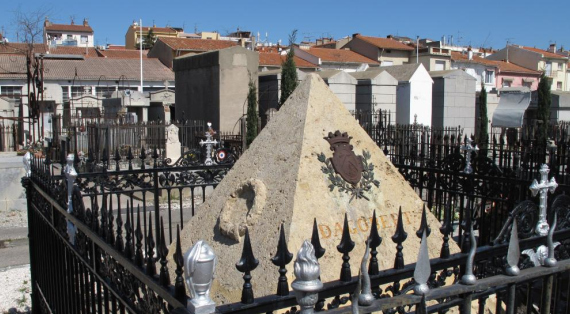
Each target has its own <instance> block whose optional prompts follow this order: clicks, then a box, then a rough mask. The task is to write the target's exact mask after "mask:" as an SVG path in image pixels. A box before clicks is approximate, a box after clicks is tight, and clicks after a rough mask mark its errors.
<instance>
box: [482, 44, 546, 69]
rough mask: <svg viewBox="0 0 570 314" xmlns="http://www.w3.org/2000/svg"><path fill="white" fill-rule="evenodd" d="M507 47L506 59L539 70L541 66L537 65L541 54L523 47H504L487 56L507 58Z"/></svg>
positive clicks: (492, 58) (489, 57) (500, 58)
mask: <svg viewBox="0 0 570 314" xmlns="http://www.w3.org/2000/svg"><path fill="white" fill-rule="evenodd" d="M507 49H508V61H509V62H512V63H514V64H517V65H520V66H522V67H525V68H527V69H531V70H535V71H540V70H542V69H541V68H539V67H538V63H539V62H540V60H541V59H542V57H541V55H540V54H538V53H536V52H533V51H528V50H525V49H521V48H518V47H516V46H509V47H505V48H503V49H501V50H499V51H497V52H495V53H494V54H492V55H490V56H488V57H487V59H490V60H498V61H501V60H507Z"/></svg>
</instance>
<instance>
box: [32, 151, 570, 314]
mask: <svg viewBox="0 0 570 314" xmlns="http://www.w3.org/2000/svg"><path fill="white" fill-rule="evenodd" d="M148 158H149V159H150V166H149V167H146V165H147V162H144V161H142V162H141V163H140V164H141V165H145V166H144V167H141V168H140V169H132V170H121V171H107V170H106V169H107V167H103V168H102V170H101V171H100V172H84V173H81V172H79V173H78V174H76V177H74V176H75V174H74V173H73V171H71V166H72V165H73V160H70V162H69V164H68V168H67V170H66V168H65V166H63V165H61V164H57V163H55V164H52V163H51V162H50V161H49V160H47V162H46V160H44V159H33V160H32V161H31V176H30V177H29V178H24V179H23V184H24V186H25V187H26V193H27V197H28V212H29V213H28V214H29V224H30V225H29V230H30V248H31V249H30V252H31V256H30V258H31V271H32V289H33V290H32V302H33V307H34V311H37V312H38V313H102V312H103V313H106V312H112V313H117V312H121V313H122V312H128V313H169V312H176V313H186V311H187V310H186V305H187V303H188V302H190V301H189V297H188V296H187V291H186V288H185V286H184V279H185V278H184V265H183V258H182V254H183V250H184V251H186V250H188V249H189V248H182V247H180V241H179V240H177V241H176V243H177V247H176V252H175V253H174V259H173V261H174V263H175V264H176V265H175V266H172V267H169V265H168V260H167V255H168V253H169V252H168V244H169V243H171V242H172V241H173V240H175V239H176V238H175V236H176V237H177V236H178V235H179V230H180V228H183V227H184V226H183V223H182V222H183V221H184V220H187V219H190V217H191V216H192V215H193V211H194V208H195V207H194V206H195V203H192V204H191V207H190V209H189V212H188V214H185V213H183V211H184V210H183V209H184V199H188V198H190V199H191V202H194V196H195V195H196V194H198V192H201V194H199V198H200V199H201V200H204V198H205V197H206V195H207V192H208V191H207V190H208V189H209V188H215V186H216V185H217V183H218V182H219V181H220V180H221V178H222V177H223V175H224V173H225V171H227V169H228V168H229V166H213V167H193V166H184V165H181V166H179V167H171V166H168V165H164V164H161V163H160V160H159V159H158V157H157V156H156V155H155V156H150V157H148ZM130 166H131V165H129V168H131V167H130ZM448 171H449V172H451V170H448ZM66 173H68V175H66ZM444 175H451V173H445V174H444ZM69 178H71V181H69V182H71V183H72V184H71V185H69V186H68V183H67V182H68V181H67V180H68V179H69ZM474 178H476V176H475V177H474ZM467 179H473V177H469V178H467ZM445 188H446V187H445V186H441V187H440V189H441V190H442V191H444V189H445ZM185 189H186V190H187V192H186V193H185V192H184V190H185ZM195 193H196V194H195ZM176 195H179V198H177V197H176ZM184 195H186V196H184ZM460 199H464V201H459V202H456V203H454V200H453V199H451V200H450V199H447V200H445V202H446V203H444V204H445V206H443V207H442V209H441V211H442V215H441V217H440V218H441V219H442V222H443V223H442V227H441V229H440V231H441V232H442V234H443V235H444V241H443V245H442V248H441V253H440V256H439V258H434V259H431V260H426V259H425V258H421V257H419V258H418V262H417V263H412V264H405V262H404V258H406V259H407V258H409V257H408V256H404V255H403V247H404V246H405V244H406V243H408V242H407V241H420V239H419V238H416V237H413V236H411V237H408V236H407V235H408V233H409V232H412V230H410V229H411V228H414V229H415V228H418V229H417V232H415V233H416V235H418V237H421V235H423V234H425V235H426V236H427V238H426V240H425V241H429V234H430V227H429V226H427V224H426V223H425V221H424V222H423V223H422V224H421V225H420V226H404V224H403V221H402V218H401V215H400V217H399V221H398V223H397V226H398V227H397V229H396V232H395V234H394V236H393V237H392V238H391V240H392V242H393V244H386V243H388V239H382V238H380V236H379V235H378V229H377V228H374V227H373V228H371V229H370V236H369V242H368V245H369V247H370V254H369V256H365V257H364V258H363V262H362V266H361V269H362V273H363V274H365V273H367V274H369V277H368V279H369V280H370V284H369V285H368V287H369V288H371V289H370V291H366V289H363V287H364V286H362V285H366V282H367V279H366V278H359V276H352V275H351V274H350V272H348V273H347V272H346V269H347V268H348V269H350V264H349V261H350V258H349V257H350V252H351V251H352V249H353V248H354V245H363V246H364V245H366V244H365V243H354V242H352V240H351V239H350V232H349V229H348V228H344V230H343V233H344V234H343V236H342V239H343V240H342V241H341V242H340V243H339V245H338V246H337V247H322V246H321V244H320V239H319V234H318V232H313V233H312V236H311V232H310V231H308V232H307V235H306V236H307V238H311V241H310V242H311V243H312V246H313V248H314V249H315V256H314V258H315V259H318V258H319V257H320V256H322V255H323V253H324V250H331V249H332V250H334V249H337V250H339V251H340V252H341V253H343V261H342V263H341V261H338V264H339V265H341V264H342V269H343V270H344V271H342V272H341V273H342V274H343V275H342V276H341V277H339V280H336V281H332V282H327V283H324V285H323V287H322V288H321V289H319V290H318V299H317V298H315V301H316V302H315V304H313V305H311V307H314V308H315V309H316V310H319V311H321V310H329V311H330V312H332V313H346V312H352V311H353V310H355V306H354V305H355V304H358V302H359V301H357V300H358V294H368V295H369V296H370V295H372V302H371V304H369V305H366V306H365V305H364V304H363V303H362V304H360V305H361V306H359V307H358V309H359V310H360V312H362V313H366V312H372V311H378V310H382V311H385V312H386V313H402V312H409V311H411V310H412V308H413V307H414V306H416V311H420V312H421V311H422V310H423V311H425V313H427V312H430V313H435V312H438V313H439V312H444V311H446V310H448V309H452V308H457V307H460V308H462V311H464V312H465V313H468V308H469V309H470V307H471V305H472V304H476V305H477V306H478V309H479V313H483V312H484V311H486V309H488V308H489V307H492V308H494V310H495V312H496V313H499V312H500V309H501V308H503V307H506V309H507V311H509V312H510V313H513V311H514V310H515V308H517V309H525V311H524V312H527V313H533V312H536V311H538V312H542V313H545V312H548V311H546V310H545V309H546V308H551V309H552V312H553V313H565V312H566V311H567V310H568V308H569V307H568V304H567V300H569V299H568V284H569V279H568V274H569V272H568V269H570V264H569V263H570V262H569V261H567V259H568V258H570V229H569V228H568V227H569V226H570V218H569V217H570V215H569V213H570V198H569V197H567V196H565V195H561V196H558V197H557V198H556V200H554V201H553V202H552V204H551V205H550V210H549V212H550V213H556V214H557V215H556V216H557V217H558V223H557V224H556V227H554V222H553V220H554V218H553V217H552V215H550V216H549V221H550V224H551V225H552V226H553V227H552V233H550V234H549V236H536V235H535V232H536V230H535V226H536V224H537V220H538V215H537V212H538V208H537V205H536V204H535V203H533V202H531V201H527V202H524V203H522V204H520V205H518V206H516V207H515V209H514V210H512V211H509V212H506V213H505V218H506V223H505V224H503V225H502V226H501V227H502V228H501V231H502V232H499V234H498V235H497V236H496V237H494V241H490V244H489V245H484V246H480V247H478V248H477V249H476V250H475V247H474V246H473V244H475V243H476V242H478V241H477V240H476V238H475V235H476V232H472V230H473V222H474V220H471V219H465V220H463V222H464V223H463V224H461V227H460V228H459V229H460V230H462V231H461V235H462V238H461V240H460V242H459V243H460V245H461V247H462V251H463V253H457V254H450V250H449V241H450V240H451V239H452V238H453V236H454V235H456V233H455V232H454V228H453V221H454V217H453V214H454V213H456V212H458V213H464V214H465V215H466V216H467V217H471V214H470V213H471V210H472V207H473V206H471V205H470V204H472V203H473V201H472V200H471V199H470V198H469V195H465V196H463V197H460ZM470 202H471V203H470ZM177 203H179V204H180V207H181V208H180V212H179V213H178V212H176V208H175V206H174V205H175V204H177ZM178 217H179V218H180V220H178ZM309 218H310V217H309ZM375 221H376V217H374V218H373V223H372V226H376V223H375ZM515 221H516V226H517V228H514V227H513V226H514V222H515ZM316 224H317V222H315V228H316ZM432 227H433V226H432ZM406 229H407V230H406ZM517 229H518V232H517V233H514V231H513V230H517ZM413 231H416V230H413ZM515 234H516V235H515ZM482 236H483V235H481V234H480V235H479V237H482ZM511 237H519V238H521V239H522V240H521V241H518V240H517V241H510V238H511ZM256 241H274V242H275V245H276V250H277V253H276V256H279V255H284V254H285V253H286V252H283V250H284V248H286V247H287V246H286V242H285V243H281V242H282V241H285V240H280V239H277V238H275V239H250V238H249V236H246V238H245V240H244V243H243V250H244V251H243V254H242V260H241V261H236V263H238V264H240V265H242V266H240V267H238V270H239V271H240V272H243V273H244V274H245V276H244V288H243V289H244V292H243V295H245V296H247V297H246V298H242V301H241V302H237V303H233V304H225V305H219V306H217V308H216V311H217V312H218V313H267V312H272V311H277V310H282V309H285V310H287V309H289V310H291V308H292V307H298V301H297V299H296V297H295V293H294V292H293V291H289V289H288V284H287V281H286V278H285V287H287V288H285V289H280V290H279V292H278V294H276V295H266V296H262V297H258V298H255V297H254V296H255V295H259V294H260V295H263V294H267V292H259V291H257V292H256V291H254V289H253V287H252V286H251V285H248V283H250V282H252V281H253V282H255V268H256V266H257V264H258V262H257V260H256V259H255V258H254V253H255V252H253V251H252V249H251V243H252V242H256ZM553 241H557V242H559V243H560V244H559V245H557V246H556V247H554V244H553V243H554V242H553ZM479 242H481V241H479ZM424 243H427V242H424ZM512 243H518V245H519V248H513V247H512V246H513V244H512ZM381 244H383V245H394V246H396V247H397V254H396V255H395V256H393V257H387V256H382V255H381ZM426 245H427V244H426ZM540 245H547V246H548V249H549V250H550V251H552V253H550V252H549V254H550V255H552V256H553V257H554V258H556V259H557V260H559V261H560V262H558V264H557V265H551V264H548V265H547V266H551V267H543V266H541V265H542V264H544V263H545V262H544V261H545V259H544V258H541V257H540V255H539V256H538V257H537V256H536V254H535V255H533V254H532V253H530V252H529V251H526V250H527V249H528V250H532V252H535V251H534V250H536V249H537V248H538V247H539V246H540ZM522 251H525V252H526V253H525V254H526V255H521V254H520V253H521V252H522ZM467 252H470V254H467ZM512 252H515V253H517V254H518V255H517V256H515V257H513V256H512V255H511V254H514V253H512ZM221 253H223V252H218V254H221ZM379 254H380V255H379ZM550 255H549V256H550ZM380 257H381V258H389V259H393V260H394V267H393V269H386V270H380V269H379V267H378V258H380ZM263 258H266V257H265V256H264V257H263ZM356 258H358V257H356ZM353 260H354V257H353ZM513 261H514V262H513ZM537 261H538V262H537ZM289 262H292V261H289ZM289 262H287V261H283V262H278V263H276V267H275V285H276V286H278V283H283V278H284V276H283V275H282V269H284V268H285V267H286V265H287V264H288V263H289ZM335 263H336V262H335ZM513 263H514V264H515V265H518V267H519V268H520V269H523V270H522V271H521V273H520V274H519V275H518V276H508V271H507V269H509V267H511V268H512V266H513V265H512V264H513ZM541 263H542V264H541ZM468 265H472V267H469V266H468ZM426 267H427V269H428V271H427V273H425V271H424V273H423V274H421V273H417V271H416V270H417V269H426ZM169 269H175V276H173V277H174V278H175V280H174V281H173V282H171V281H170V274H169ZM225 271H229V270H225ZM470 271H471V272H473V274H474V276H475V278H476V279H477V280H475V282H472V283H469V284H465V283H462V278H463V277H464V276H465V275H469V274H470ZM354 275H356V274H354ZM236 276H240V274H239V272H237V271H236ZM359 282H360V283H359ZM419 284H425V285H426V286H427V287H428V288H429V291H427V292H426V294H425V296H424V298H423V299H422V297H421V296H417V295H412V294H410V293H412V292H413V291H414V290H416V289H417V287H418V285H419ZM62 296H65V297H62ZM351 300H352V304H353V306H352V308H351V307H347V306H348V304H349V303H348V302H351ZM473 300H477V301H478V302H477V303H473V302H472V301H473ZM429 301H435V303H433V302H431V303H430V302H429ZM425 302H428V304H430V305H429V306H427V305H426V306H424V305H423V304H424V303H425ZM291 311H292V312H294V310H291Z"/></svg>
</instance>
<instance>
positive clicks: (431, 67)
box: [410, 55, 451, 71]
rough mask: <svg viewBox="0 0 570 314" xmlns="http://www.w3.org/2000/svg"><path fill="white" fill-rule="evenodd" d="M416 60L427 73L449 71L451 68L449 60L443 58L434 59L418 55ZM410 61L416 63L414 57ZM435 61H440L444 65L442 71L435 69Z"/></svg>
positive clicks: (433, 57)
mask: <svg viewBox="0 0 570 314" xmlns="http://www.w3.org/2000/svg"><path fill="white" fill-rule="evenodd" d="M418 60H419V62H420V63H421V64H423V65H424V67H425V68H426V70H428V71H444V70H449V69H450V68H451V60H450V59H449V58H445V57H441V58H440V57H435V56H430V55H426V56H422V55H420V57H419V58H418ZM410 61H412V62H415V61H416V60H415V56H412V57H411V60H410ZM436 61H441V62H443V63H444V65H443V69H437V68H436Z"/></svg>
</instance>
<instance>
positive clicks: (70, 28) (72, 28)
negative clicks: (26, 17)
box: [45, 24, 93, 33]
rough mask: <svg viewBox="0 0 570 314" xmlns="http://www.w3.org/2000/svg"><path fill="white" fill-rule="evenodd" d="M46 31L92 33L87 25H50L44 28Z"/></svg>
mask: <svg viewBox="0 0 570 314" xmlns="http://www.w3.org/2000/svg"><path fill="white" fill-rule="evenodd" d="M45 29H46V31H52V32H84V33H93V29H92V28H91V26H89V25H87V26H84V25H82V24H80V25H75V24H73V25H68V24H51V25H49V26H46V27H45Z"/></svg>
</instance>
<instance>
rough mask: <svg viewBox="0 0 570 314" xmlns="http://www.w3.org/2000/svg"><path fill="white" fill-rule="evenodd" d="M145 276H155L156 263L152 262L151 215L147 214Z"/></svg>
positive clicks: (153, 243)
mask: <svg viewBox="0 0 570 314" xmlns="http://www.w3.org/2000/svg"><path fill="white" fill-rule="evenodd" d="M146 242H147V251H146V274H147V275H149V276H150V277H154V276H155V275H156V261H155V260H154V246H155V242H154V236H153V235H152V213H148V235H147V237H146Z"/></svg>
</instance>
